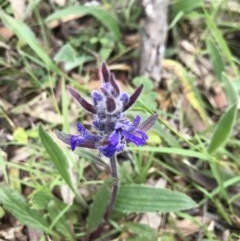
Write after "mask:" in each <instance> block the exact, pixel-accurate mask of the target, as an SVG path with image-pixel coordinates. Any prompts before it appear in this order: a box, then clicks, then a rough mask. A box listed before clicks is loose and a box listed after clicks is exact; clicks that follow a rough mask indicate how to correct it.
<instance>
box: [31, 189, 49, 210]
mask: <svg viewBox="0 0 240 241" xmlns="http://www.w3.org/2000/svg"><path fill="white" fill-rule="evenodd" d="M52 198H53V195H52V193H51V192H50V190H49V189H48V188H47V187H41V188H40V189H38V190H35V191H33V192H32V194H31V203H32V208H33V209H36V210H43V209H45V208H46V207H47V205H48V203H49V202H50V201H51V199H52Z"/></svg>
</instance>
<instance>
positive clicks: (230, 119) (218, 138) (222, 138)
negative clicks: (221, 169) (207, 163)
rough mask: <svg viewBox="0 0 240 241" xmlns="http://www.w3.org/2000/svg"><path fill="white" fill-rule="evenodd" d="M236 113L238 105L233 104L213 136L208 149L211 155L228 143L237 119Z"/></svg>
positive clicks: (218, 124)
mask: <svg viewBox="0 0 240 241" xmlns="http://www.w3.org/2000/svg"><path fill="white" fill-rule="evenodd" d="M236 112H237V104H233V105H232V106H230V108H229V109H228V110H227V111H226V112H225V113H224V114H223V116H222V117H221V119H220V120H219V122H218V123H217V125H216V128H215V130H214V133H213V136H212V139H211V141H210V144H209V147H208V152H209V153H213V152H214V151H216V150H217V149H218V148H219V147H220V146H222V145H223V144H224V143H225V142H226V141H227V139H228V137H229V135H230V133H231V131H232V128H233V124H234V121H235V117H236Z"/></svg>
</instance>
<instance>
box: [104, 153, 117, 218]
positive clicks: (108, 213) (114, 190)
mask: <svg viewBox="0 0 240 241" xmlns="http://www.w3.org/2000/svg"><path fill="white" fill-rule="evenodd" d="M110 165H111V176H112V177H113V178H114V179H115V181H114V184H113V186H112V193H111V197H110V201H109V204H108V207H107V211H106V213H105V221H106V222H107V221H108V219H109V217H110V216H111V214H112V211H113V207H114V204H115V202H116V198H117V193H118V189H119V176H118V170H117V158H116V156H115V155H114V156H113V157H111V158H110Z"/></svg>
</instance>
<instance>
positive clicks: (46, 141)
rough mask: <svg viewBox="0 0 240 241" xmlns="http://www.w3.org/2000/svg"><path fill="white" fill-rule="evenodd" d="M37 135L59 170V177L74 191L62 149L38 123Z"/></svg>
mask: <svg viewBox="0 0 240 241" xmlns="http://www.w3.org/2000/svg"><path fill="white" fill-rule="evenodd" d="M39 136H40V139H41V141H42V144H43V145H44V147H45V149H46V151H47V153H48V155H49V156H50V158H51V160H52V161H53V162H54V164H55V166H56V168H57V170H58V171H59V173H60V175H61V177H62V178H63V179H64V180H65V182H66V183H67V184H68V186H69V187H70V188H71V189H72V190H73V191H74V190H75V189H74V185H73V183H72V180H71V176H70V173H69V167H68V162H67V157H66V155H65V154H64V152H63V151H62V149H61V148H60V147H59V146H58V145H57V144H56V143H55V142H54V140H53V139H52V137H51V136H50V135H49V134H48V133H47V132H45V131H44V129H43V128H42V125H39Z"/></svg>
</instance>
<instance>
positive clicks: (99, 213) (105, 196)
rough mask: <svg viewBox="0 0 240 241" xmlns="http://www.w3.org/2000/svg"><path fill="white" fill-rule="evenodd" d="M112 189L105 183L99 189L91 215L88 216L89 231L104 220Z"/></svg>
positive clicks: (90, 211)
mask: <svg viewBox="0 0 240 241" xmlns="http://www.w3.org/2000/svg"><path fill="white" fill-rule="evenodd" d="M109 197H110V190H109V188H108V187H107V185H106V183H104V184H103V185H102V186H101V187H100V188H99V189H98V191H97V193H96V195H95V199H94V201H93V203H92V205H91V207H90V210H89V216H88V218H87V226H88V231H92V230H94V229H95V228H97V227H98V225H99V224H101V223H102V221H103V220H104V214H105V212H106V209H107V205H108V202H109Z"/></svg>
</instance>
